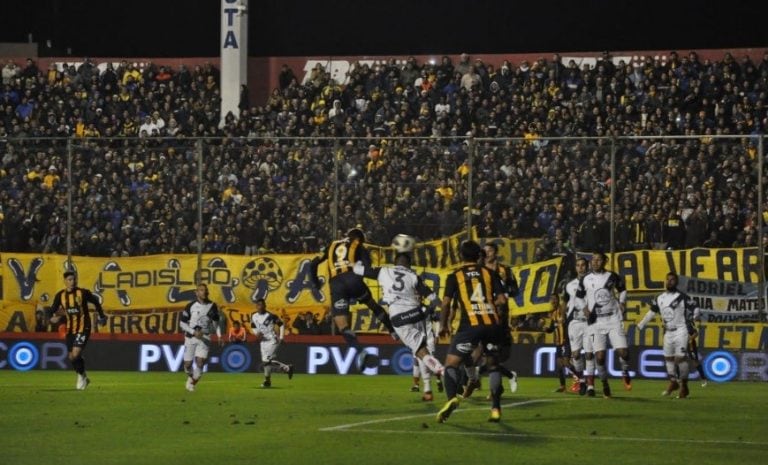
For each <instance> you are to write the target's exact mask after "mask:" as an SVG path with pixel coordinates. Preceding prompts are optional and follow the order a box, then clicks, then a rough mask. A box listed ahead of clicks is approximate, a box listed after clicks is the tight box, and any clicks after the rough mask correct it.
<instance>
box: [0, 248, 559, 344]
mask: <svg viewBox="0 0 768 465" xmlns="http://www.w3.org/2000/svg"><path fill="white" fill-rule="evenodd" d="M460 241H461V240H460V239H459V240H458V242H460ZM443 245H444V246H445V247H446V248H445V249H443V250H446V251H447V250H448V249H449V248H451V247H454V246H456V247H457V246H458V243H454V242H452V241H447V242H445V243H444V244H443ZM448 256H450V254H448ZM311 258H312V256H311V255H269V256H257V257H243V256H229V255H206V256H204V257H203V268H202V269H201V271H200V279H201V281H202V282H204V283H207V284H208V286H209V290H210V296H211V299H212V300H214V301H215V302H217V303H218V304H219V307H220V308H221V309H222V310H223V311H224V313H225V314H226V316H227V319H228V320H229V321H234V320H240V321H248V317H249V316H250V313H251V312H252V311H253V302H254V301H256V300H257V299H260V298H264V299H266V300H267V304H268V307H269V308H270V309H271V310H272V311H274V312H276V313H281V314H283V315H285V320H286V321H287V322H290V320H292V319H293V318H294V317H295V316H296V315H298V314H299V313H304V312H306V311H311V312H313V313H316V314H320V315H322V314H324V313H325V311H326V309H327V308H328V306H329V305H330V304H329V298H330V295H329V290H328V287H327V286H324V287H323V288H322V289H320V290H317V289H314V288H313V287H312V285H311V284H310V282H309V261H310V260H311ZM377 258H378V259H379V260H382V259H384V258H386V257H384V256H383V255H380V256H378V257H377ZM451 260H452V259H451ZM4 261H5V265H6V267H5V268H6V271H7V272H6V273H5V275H4V278H5V279H4V280H3V288H2V291H3V296H4V301H3V312H2V313H0V331H2V330H3V329H6V328H7V329H8V330H12V331H21V330H23V329H22V324H20V323H19V319H21V320H23V321H24V322H25V323H24V324H25V325H26V326H27V327H28V328H30V327H34V308H35V307H36V306H37V305H43V306H45V305H48V302H49V301H50V299H51V298H52V296H53V295H54V294H55V293H56V292H57V291H58V290H59V289H61V287H62V286H63V278H62V276H61V275H62V272H63V270H64V269H66V257H63V256H57V255H35V254H5V255H4ZM451 263H452V262H451ZM560 263H561V259H560V258H556V259H553V260H548V261H545V262H541V263H536V264H532V265H524V266H521V267H515V268H513V270H514V273H515V276H516V277H517V280H518V283H519V285H520V288H521V294H520V296H518V297H517V298H516V299H514V300H513V301H512V302H511V305H510V307H511V309H512V313H513V314H523V313H531V312H544V311H548V310H549V307H548V304H549V295H550V294H551V293H552V292H553V291H554V289H555V287H556V285H557V282H556V281H557V273H558V270H559V267H560ZM73 265H74V267H75V268H76V270H77V273H78V279H79V285H80V286H81V287H84V288H87V289H90V290H91V291H92V292H94V293H95V294H96V295H97V296H98V297H99V298H100V299H101V301H102V304H103V306H104V309H105V311H106V312H107V313H108V314H109V315H110V316H111V318H110V323H109V325H108V326H109V328H107V329H108V330H109V331H110V332H114V333H132V332H138V333H150V334H151V333H155V332H160V333H164V332H174V331H175V329H174V331H171V329H172V328H175V326H176V325H175V323H176V322H175V320H172V318H173V317H169V316H164V315H163V314H164V313H169V312H171V313H173V312H174V311H178V310H180V309H181V308H183V307H184V305H186V304H187V302H189V301H191V300H193V299H194V297H195V296H194V289H195V284H194V283H195V282H196V281H197V276H196V275H195V268H196V266H197V260H196V257H195V256H194V255H176V256H172V255H156V256H148V257H126V258H96V257H75V258H74V259H73ZM451 268H452V267H445V268H431V267H415V269H416V270H417V271H418V272H419V273H420V274H421V275H422V276H423V278H424V280H425V281H426V283H427V284H428V285H429V286H430V287H431V288H432V289H433V290H434V291H435V292H437V293H438V295H440V294H441V293H442V288H443V286H444V283H445V279H446V277H447V275H448V273H449V271H450V269H451ZM324 271H325V270H321V277H325V276H324V275H325V273H324ZM326 281H327V280H326ZM368 284H369V285H370V287H371V291H372V292H373V294H374V297H375V298H380V297H381V295H380V289H379V288H378V285H377V283H376V282H375V281H368ZM355 310H358V309H357V308H356V309H355ZM18 312H20V313H18ZM20 315H21V316H20ZM158 315H160V316H158ZM355 322H356V324H357V325H358V326H359V329H361V330H364V331H365V330H370V331H376V330H377V329H378V326H377V325H376V321H375V319H372V318H371V317H370V315H367V313H366V311H360V312H357V313H356V314H355Z"/></svg>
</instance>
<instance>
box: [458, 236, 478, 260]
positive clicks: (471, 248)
mask: <svg viewBox="0 0 768 465" xmlns="http://www.w3.org/2000/svg"><path fill="white" fill-rule="evenodd" d="M482 252H483V249H482V247H480V244H478V243H477V242H475V241H472V240H467V241H464V242H462V243H461V245H459V254H461V259H462V260H464V261H467V262H477V261H478V260H480V254H481V253H482Z"/></svg>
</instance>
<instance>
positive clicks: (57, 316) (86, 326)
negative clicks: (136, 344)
mask: <svg viewBox="0 0 768 465" xmlns="http://www.w3.org/2000/svg"><path fill="white" fill-rule="evenodd" d="M64 286H65V288H64V289H62V290H61V291H59V292H57V293H56V296H54V298H53V302H52V304H51V308H50V309H49V310H48V311H49V314H50V315H51V316H50V321H51V324H53V325H56V324H58V323H59V321H60V320H61V319H62V318H64V319H65V322H66V323H65V324H66V337H67V352H68V354H67V355H68V358H69V361H70V363H72V368H73V369H74V370H75V373H77V383H76V384H75V387H76V388H77V389H78V390H80V391H82V390H84V389H85V388H87V387H88V385H89V384H90V383H91V380H90V379H88V375H86V373H85V360H84V359H83V355H82V353H83V350H85V346H86V345H87V344H88V339H89V338H90V337H91V314H90V313H89V312H88V304H89V303H90V304H92V305H93V306H94V308H95V309H96V313H97V314H98V315H99V317H98V323H99V325H104V324H106V323H107V317H106V315H104V310H103V309H102V308H101V302H99V299H98V298H96V296H95V295H93V293H91V291H89V290H88V289H83V288H81V287H78V286H77V275H76V274H75V272H74V271H66V272H64Z"/></svg>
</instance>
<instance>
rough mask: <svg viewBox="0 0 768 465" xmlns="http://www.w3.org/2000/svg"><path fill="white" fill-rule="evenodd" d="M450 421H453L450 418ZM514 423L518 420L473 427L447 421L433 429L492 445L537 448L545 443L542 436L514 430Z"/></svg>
mask: <svg viewBox="0 0 768 465" xmlns="http://www.w3.org/2000/svg"><path fill="white" fill-rule="evenodd" d="M451 420H454V419H453V418H451ZM515 421H518V420H514V419H510V420H506V421H505V420H504V419H502V420H501V422H500V423H495V424H491V423H484V424H483V426H482V427H481V426H480V425H477V426H474V425H468V424H466V423H463V424H457V423H451V422H450V421H449V422H448V423H446V424H444V425H437V426H436V427H435V428H436V429H439V428H445V431H450V430H451V429H452V430H453V431H455V432H461V433H462V434H466V435H468V436H472V437H473V439H475V440H481V441H485V442H489V443H494V444H509V443H510V442H514V443H515V444H520V445H531V446H538V445H540V444H543V443H544V442H546V441H547V439H546V438H545V437H543V436H538V435H535V434H532V433H527V432H526V431H523V430H521V429H519V428H516V427H515V426H514V424H513V422H515Z"/></svg>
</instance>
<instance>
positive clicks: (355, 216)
mask: <svg viewBox="0 0 768 465" xmlns="http://www.w3.org/2000/svg"><path fill="white" fill-rule="evenodd" d="M555 129H556V128H555ZM548 132H549V133H556V130H553V131H548ZM0 149H2V154H3V155H2V178H1V179H0V182H2V184H3V188H2V190H0V196H1V197H2V198H1V200H2V203H1V204H0V205H2V226H3V228H2V234H3V235H2V250H3V251H7V252H35V253H41V252H42V253H58V254H66V255H68V256H72V255H76V256H105V257H106V256H117V257H126V256H143V255H152V254H161V253H174V254H187V253H188V254H197V255H198V256H199V257H200V256H202V254H204V253H226V254H233V255H257V254H269V253H314V252H316V251H317V250H319V249H320V248H321V247H322V246H323V245H325V244H327V243H328V242H329V241H330V240H332V239H335V238H337V237H339V236H340V235H341V234H342V233H343V232H344V231H346V230H347V229H349V228H352V227H361V228H362V229H363V230H365V231H366V233H367V239H368V242H370V243H372V244H379V245H388V244H389V241H390V240H391V238H392V237H393V236H394V235H395V234H399V233H404V234H410V235H412V236H414V237H416V238H417V239H418V240H420V241H430V240H440V239H441V238H446V237H449V236H451V235H455V234H462V233H463V234H467V235H469V234H470V232H471V231H475V234H476V235H477V236H478V237H481V238H494V237H503V238H511V239H519V238H535V239H537V243H536V244H537V245H536V249H535V252H534V254H533V255H532V256H531V257H528V261H533V260H538V259H543V258H547V257H549V256H552V255H557V254H572V253H575V252H593V251H595V250H604V251H606V252H619V251H629V250H644V249H669V250H682V249H694V248H698V247H705V248H722V247H757V246H758V245H760V244H763V236H764V234H763V222H764V212H765V211H766V209H765V208H764V201H763V198H764V194H765V186H764V182H763V179H764V176H763V173H764V168H763V163H762V161H763V159H764V155H765V154H764V137H763V136H758V135H755V136H726V135H717V136H715V135H689V136H675V137H651V136H647V137H645V136H642V137H640V136H632V137H616V138H608V137H600V138H560V137H542V136H537V135H535V134H533V133H532V134H530V135H529V136H527V137H525V138H511V139H500V138H467V137H452V138H423V137H414V138H381V137H373V136H372V137H369V138H360V139H336V138H291V139H281V138H267V139H264V138H241V139H237V138H201V139H191V138H152V137H144V138H136V139H133V138H88V137H86V138H67V139H55V138H44V139H34V138H24V139H10V138H9V139H4V140H2V141H0ZM758 255H759V257H760V260H761V263H760V269H761V270H763V269H764V266H763V263H762V259H763V256H762V254H758ZM198 263H200V262H199V261H198ZM762 279H763V277H762V276H761V280H762ZM761 288H762V286H761Z"/></svg>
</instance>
